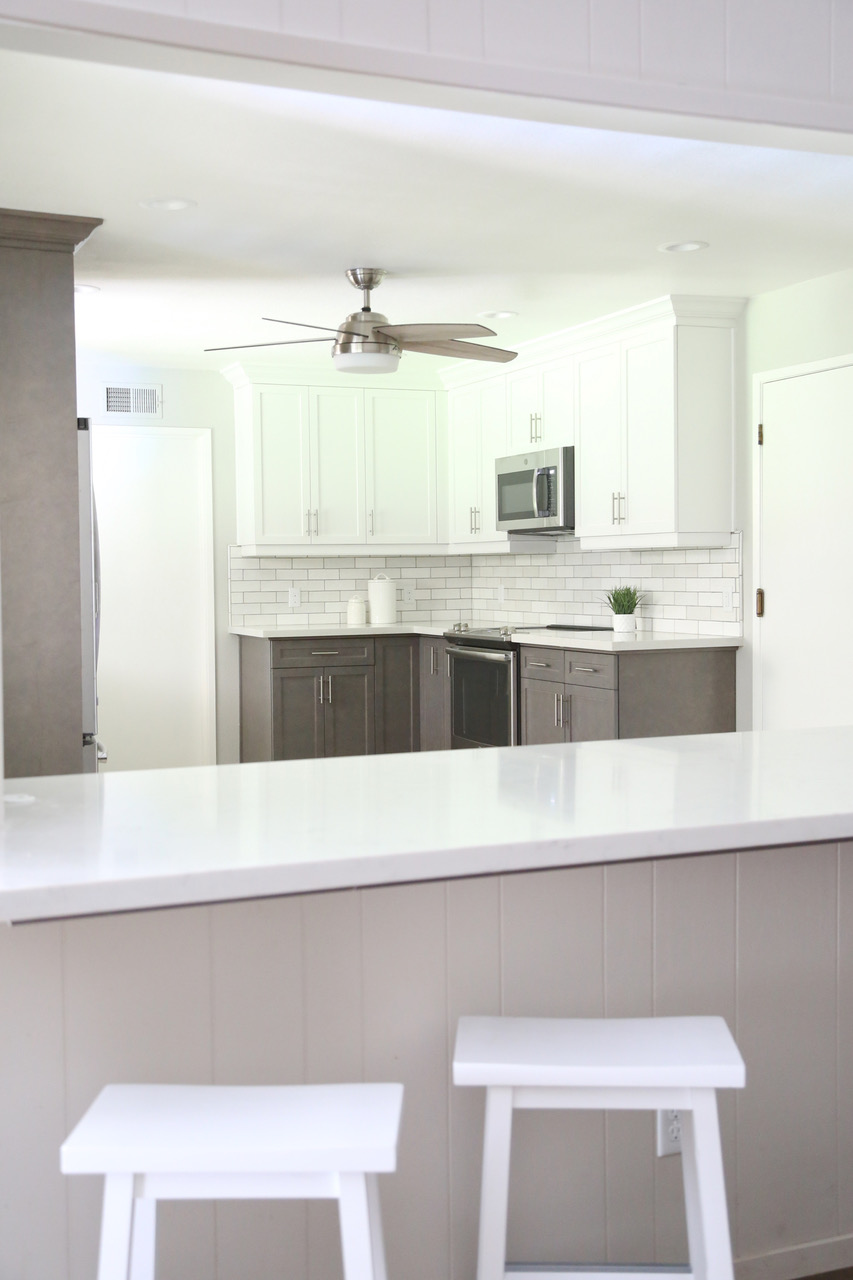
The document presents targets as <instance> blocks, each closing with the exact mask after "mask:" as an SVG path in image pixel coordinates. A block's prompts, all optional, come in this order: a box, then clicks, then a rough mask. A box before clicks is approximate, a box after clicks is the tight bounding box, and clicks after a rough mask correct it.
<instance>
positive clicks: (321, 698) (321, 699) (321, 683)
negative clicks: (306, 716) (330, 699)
mask: <svg viewBox="0 0 853 1280" xmlns="http://www.w3.org/2000/svg"><path fill="white" fill-rule="evenodd" d="M318 679H319V681H320V704H321V705H322V702H323V677H322V676H319V677H318Z"/></svg>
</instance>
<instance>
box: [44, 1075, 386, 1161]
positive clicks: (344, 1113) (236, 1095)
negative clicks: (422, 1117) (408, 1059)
mask: <svg viewBox="0 0 853 1280" xmlns="http://www.w3.org/2000/svg"><path fill="white" fill-rule="evenodd" d="M402 1105H403V1086H402V1085H401V1084H338V1085H248V1086H241V1085H192V1084H111V1085H107V1086H106V1088H105V1089H103V1090H102V1091H101V1093H100V1094H99V1095H98V1097H97V1098H96V1099H95V1101H94V1102H93V1104H92V1106H91V1107H90V1108H89V1110H88V1111H87V1112H86V1114H85V1115H84V1116H83V1118H82V1120H81V1121H80V1123H79V1124H78V1125H77V1127H76V1128H75V1129H74V1130H73V1132H72V1133H71V1134H69V1136H68V1137H67V1138H66V1140H65V1142H64V1143H63V1145H62V1148H61V1152H60V1165H61V1168H62V1172H63V1173H118V1172H121V1171H130V1172H142V1171H145V1172H146V1173H167V1172H169V1173H175V1172H182V1173H186V1172H189V1171H190V1170H194V1171H197V1172H211V1173H212V1172H217V1173H224V1172H232V1173H233V1172H251V1173H272V1172H279V1173H283V1172H296V1171H302V1172H308V1171H317V1170H322V1171H328V1170H330V1169H334V1170H337V1171H338V1172H344V1171H346V1170H350V1171H352V1170H355V1171H359V1172H363V1173H367V1172H371V1173H389V1172H391V1171H393V1169H394V1167H395V1164H396V1158H397V1131H398V1129H399V1126H400V1111H401V1109H402Z"/></svg>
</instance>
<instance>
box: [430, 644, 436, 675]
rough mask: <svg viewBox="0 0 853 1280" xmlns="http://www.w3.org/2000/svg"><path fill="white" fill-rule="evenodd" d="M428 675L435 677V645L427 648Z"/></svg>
mask: <svg viewBox="0 0 853 1280" xmlns="http://www.w3.org/2000/svg"><path fill="white" fill-rule="evenodd" d="M429 673H430V675H431V676H434V675H435V645H434V644H431V645H430V647H429Z"/></svg>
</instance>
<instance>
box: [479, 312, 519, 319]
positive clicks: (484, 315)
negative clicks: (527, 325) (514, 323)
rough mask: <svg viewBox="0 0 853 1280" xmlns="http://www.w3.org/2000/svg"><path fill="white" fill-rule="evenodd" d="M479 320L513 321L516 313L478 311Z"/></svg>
mask: <svg viewBox="0 0 853 1280" xmlns="http://www.w3.org/2000/svg"><path fill="white" fill-rule="evenodd" d="M477 315H478V316H479V317H480V319H481V320H514V319H515V317H516V316H517V315H518V312H517V311H478V312H477Z"/></svg>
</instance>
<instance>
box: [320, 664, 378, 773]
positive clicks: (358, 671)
mask: <svg viewBox="0 0 853 1280" xmlns="http://www.w3.org/2000/svg"><path fill="white" fill-rule="evenodd" d="M323 677H324V681H325V692H324V699H325V700H324V704H323V705H324V707H325V713H326V715H325V746H326V750H325V754H326V755H327V756H367V755H372V754H373V750H374V741H375V739H374V729H373V689H374V680H373V667H348V668H341V667H339V668H336V669H334V670H331V671H324V673H323Z"/></svg>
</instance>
